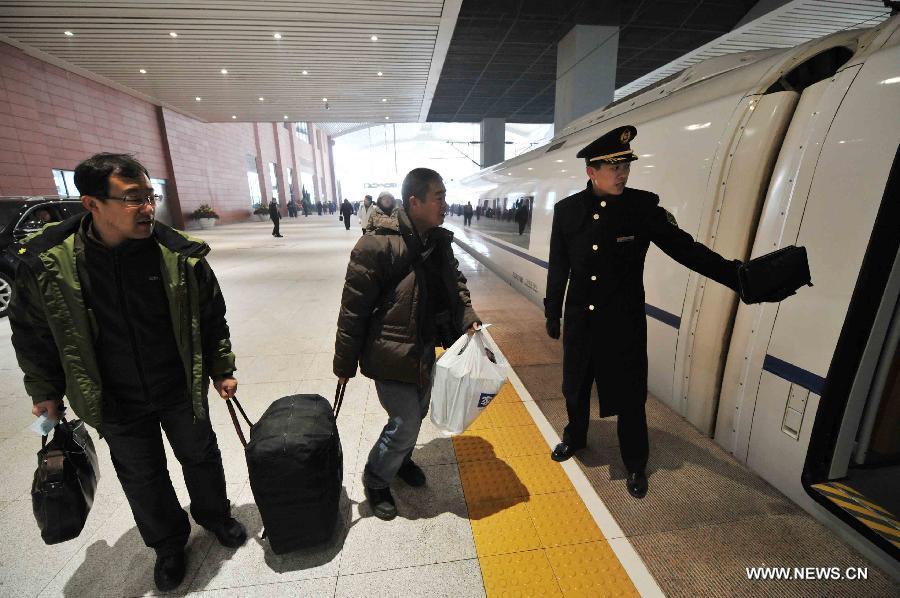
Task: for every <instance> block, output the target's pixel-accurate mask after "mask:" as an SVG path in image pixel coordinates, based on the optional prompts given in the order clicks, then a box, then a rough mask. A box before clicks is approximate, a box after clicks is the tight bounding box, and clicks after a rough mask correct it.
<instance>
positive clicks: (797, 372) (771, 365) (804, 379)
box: [763, 355, 825, 396]
mask: <svg viewBox="0 0 900 598" xmlns="http://www.w3.org/2000/svg"><path fill="white" fill-rule="evenodd" d="M763 369H764V370H765V371H767V372H769V373H770V374H775V375H776V376H778V377H779V378H784V379H785V380H787V381H788V382H792V383H794V384H796V385H798V386H802V387H803V388H805V389H807V390H808V391H810V392H813V393H815V394H817V395H819V396H821V395H822V387H823V386H825V378H823V377H821V376H819V375H817V374H814V373H812V372H809V371H807V370H804V369H803V368H799V367H797V366H795V365H794V364H792V363H788V362H786V361H782V360H781V359H778V358H777V357H773V356H771V355H766V359H765V361H763Z"/></svg>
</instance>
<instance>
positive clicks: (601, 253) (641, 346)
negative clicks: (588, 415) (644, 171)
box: [544, 182, 740, 417]
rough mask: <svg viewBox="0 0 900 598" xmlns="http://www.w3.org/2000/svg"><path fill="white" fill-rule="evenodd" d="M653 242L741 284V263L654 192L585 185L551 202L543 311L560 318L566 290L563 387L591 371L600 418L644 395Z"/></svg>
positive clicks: (728, 282)
mask: <svg viewBox="0 0 900 598" xmlns="http://www.w3.org/2000/svg"><path fill="white" fill-rule="evenodd" d="M651 242H652V243H655V244H656V245H657V246H658V247H659V248H660V249H662V250H663V251H664V252H665V253H666V254H667V255H669V256H670V257H672V258H673V259H675V260H676V261H677V262H679V263H681V264H683V265H684V266H686V267H688V268H690V269H691V270H694V271H696V272H699V273H700V274H702V275H703V276H706V277H708V278H711V279H713V280H715V281H716V282H719V283H721V284H724V285H725V286H727V287H729V288H731V289H735V290H736V289H737V288H738V282H737V268H738V266H739V265H740V262H738V261H729V260H726V259H724V258H723V257H721V256H720V255H718V254H717V253H715V252H713V251H712V250H710V249H708V248H707V247H705V246H704V245H702V244H700V243H697V242H695V241H694V240H693V238H691V236H690V235H689V234H688V233H686V232H684V231H682V230H681V229H680V228H678V225H677V224H676V223H675V219H674V218H673V217H672V215H671V214H669V213H668V212H667V211H666V210H665V209H663V208H662V207H660V206H659V197H658V196H657V195H655V194H653V193H650V192H648V191H641V190H638V189H631V188H629V187H626V188H625V190H624V191H623V192H622V194H621V195H618V196H616V195H606V196H603V197H598V196H596V195H594V193H593V190H592V186H591V183H590V182H588V184H587V188H586V189H585V190H584V191H581V192H580V193H576V194H575V195H570V196H569V197H566V198H565V199H563V200H561V201H559V202H558V203H557V204H556V205H555V206H554V211H553V228H552V232H551V235H550V265H549V269H548V271H547V297H546V298H545V299H544V306H545V316H546V317H547V318H559V317H560V316H561V315H562V308H563V296H564V295H565V319H564V322H563V352H564V359H563V392H564V394H566V395H567V396H569V395H574V393H575V392H576V390H575V389H576V388H577V387H578V385H579V384H580V383H581V381H582V380H584V379H585V376H586V375H587V372H588V371H593V375H594V378H595V380H596V383H597V387H598V389H599V393H600V414H601V416H603V417H606V416H609V415H617V414H618V413H620V411H621V409H622V408H623V406H627V405H630V404H634V403H635V402H639V403H643V402H644V401H646V398H647V318H646V315H645V311H644V280H643V279H644V258H645V257H646V255H647V249H648V248H649V246H650V243H651ZM567 284H568V293H566V286H567Z"/></svg>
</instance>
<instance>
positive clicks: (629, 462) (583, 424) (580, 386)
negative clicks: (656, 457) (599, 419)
mask: <svg viewBox="0 0 900 598" xmlns="http://www.w3.org/2000/svg"><path fill="white" fill-rule="evenodd" d="M586 370H587V371H586V372H585V373H584V376H583V377H582V379H581V380H576V381H575V382H576V384H570V385H568V386H566V385H564V386H563V394H564V395H565V397H566V412H567V413H568V415H569V423H568V424H567V425H566V428H565V430H564V431H563V442H565V443H566V444H568V445H569V446H572V447H574V448H576V449H577V448H581V447H583V446H585V445H586V444H587V431H588V423H589V422H590V417H591V387H592V386H593V384H594V380H595V378H594V372H593V370H592V368H586ZM598 390H600V389H599V388H598ZM600 392H601V393H602V390H600ZM616 428H617V432H618V436H619V452H620V454H621V455H622V462H623V463H624V464H625V469H627V470H628V472H629V473H635V472H640V471H644V469H645V468H646V467H647V456H648V454H649V452H650V441H649V438H648V436H647V412H646V410H645V408H644V402H643V401H640V400H638V401H634V402H633V403H631V404H627V405H622V407H621V409H620V411H619V420H618V422H617V425H616Z"/></svg>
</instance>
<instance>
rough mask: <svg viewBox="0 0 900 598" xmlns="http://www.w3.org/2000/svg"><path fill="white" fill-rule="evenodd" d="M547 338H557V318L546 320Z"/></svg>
mask: <svg viewBox="0 0 900 598" xmlns="http://www.w3.org/2000/svg"><path fill="white" fill-rule="evenodd" d="M547 336H549V337H550V338H552V339H558V338H559V318H547Z"/></svg>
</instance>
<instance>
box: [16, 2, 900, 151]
mask: <svg viewBox="0 0 900 598" xmlns="http://www.w3.org/2000/svg"><path fill="white" fill-rule="evenodd" d="M885 10H886V9H885V8H884V7H883V5H882V2H881V0H760V1H759V2H756V1H755V0H629V1H619V0H591V1H589V0H554V1H552V2H548V1H546V0H304V1H296V0H268V1H266V2H256V1H250V0H90V2H86V1H85V0H0V42H6V43H9V44H11V45H14V46H16V47H18V48H20V49H22V50H24V51H25V52H27V53H29V54H32V55H34V56H36V57H38V58H40V59H42V60H45V61H48V62H51V63H54V64H57V65H58V66H60V67H62V68H65V69H67V70H70V71H73V72H76V73H78V74H81V75H84V76H86V77H89V78H91V79H94V80H96V81H99V82H101V83H104V84H106V85H109V86H112V87H114V88H118V89H120V90H122V91H125V92H127V93H130V94H132V95H135V96H138V97H141V98H144V99H146V100H147V101H150V102H153V103H155V104H159V105H162V106H167V107H170V108H173V109H175V110H178V111H179V112H182V113H184V114H187V115H189V116H192V117H194V118H197V119H198V120H201V121H206V122H274V121H280V120H286V121H291V122H293V121H304V120H306V121H311V122H317V123H322V126H323V127H324V128H325V129H326V131H327V132H329V134H332V135H339V134H341V133H344V132H348V131H351V130H354V129H356V128H360V127H361V126H366V124H365V123H369V124H374V123H385V122H424V121H426V120H427V121H434V122H478V121H480V120H482V119H483V118H486V117H502V118H505V119H506V120H507V122H521V123H550V122H552V121H553V111H554V99H555V82H556V47H557V43H558V42H559V40H560V39H562V38H563V37H564V36H565V35H566V34H567V33H568V32H569V31H570V30H571V29H572V27H573V26H574V25H576V24H585V25H616V26H618V28H619V45H618V53H617V61H618V65H617V73H616V88H617V91H616V93H617V95H618V94H620V92H621V93H631V92H632V91H633V89H632V88H639V87H642V86H644V85H646V84H648V83H652V81H653V80H655V79H658V78H661V77H664V76H666V75H667V74H669V71H672V70H673V69H674V70H679V69H681V68H684V67H685V66H688V65H689V64H691V63H693V62H696V61H699V60H702V59H704V58H706V57H709V56H715V55H720V54H722V53H730V52H735V51H740V50H742V49H756V48H763V47H766V48H768V47H786V46H790V45H795V44H797V43H801V42H802V41H804V40H805V39H812V38H813V37H818V36H820V35H824V34H826V33H830V32H833V31H837V30H840V29H842V28H848V27H855V26H871V25H872V24H874V23H875V22H877V21H878V20H879V19H883V18H886V16H885V15H886V14H887V13H886V12H885ZM763 15H765V16H763ZM747 22H751V24H750V25H745V23H747ZM736 26H738V28H737V29H736V28H735V27H736ZM713 40H716V41H713ZM326 100H327V101H326ZM599 103H601V102H598V104H599Z"/></svg>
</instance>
